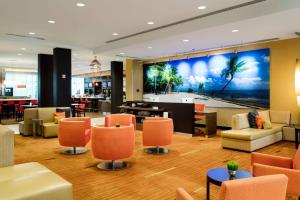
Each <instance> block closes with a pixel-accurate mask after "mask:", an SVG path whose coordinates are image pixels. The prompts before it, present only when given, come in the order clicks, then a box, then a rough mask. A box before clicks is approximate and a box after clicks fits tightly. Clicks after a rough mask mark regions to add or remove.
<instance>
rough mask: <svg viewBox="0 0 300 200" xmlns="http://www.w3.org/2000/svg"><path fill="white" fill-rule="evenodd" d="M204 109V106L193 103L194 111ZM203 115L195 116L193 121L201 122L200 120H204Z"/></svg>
mask: <svg viewBox="0 0 300 200" xmlns="http://www.w3.org/2000/svg"><path fill="white" fill-rule="evenodd" d="M204 109H205V104H198V103H197V104H196V103H195V111H204ZM204 117H205V116H204V115H199V114H197V115H195V120H202V119H204Z"/></svg>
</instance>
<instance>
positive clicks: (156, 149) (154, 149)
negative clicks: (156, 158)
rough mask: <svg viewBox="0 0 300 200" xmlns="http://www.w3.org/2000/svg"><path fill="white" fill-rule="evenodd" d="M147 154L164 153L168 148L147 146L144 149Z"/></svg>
mask: <svg viewBox="0 0 300 200" xmlns="http://www.w3.org/2000/svg"><path fill="white" fill-rule="evenodd" d="M144 151H145V152H146V153H148V154H166V153H169V150H168V149H166V148H160V147H158V146H157V147H152V148H147V149H145V150H144Z"/></svg>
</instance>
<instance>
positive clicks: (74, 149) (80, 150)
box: [63, 147, 87, 155]
mask: <svg viewBox="0 0 300 200" xmlns="http://www.w3.org/2000/svg"><path fill="white" fill-rule="evenodd" d="M85 152H87V148H85V147H72V149H65V150H64V151H63V153H64V154H67V155H78V154H83V153H85Z"/></svg>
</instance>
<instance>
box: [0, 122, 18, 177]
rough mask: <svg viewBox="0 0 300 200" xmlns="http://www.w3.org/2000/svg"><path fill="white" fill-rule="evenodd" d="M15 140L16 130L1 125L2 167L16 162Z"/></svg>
mask: <svg viewBox="0 0 300 200" xmlns="http://www.w3.org/2000/svg"><path fill="white" fill-rule="evenodd" d="M14 141H15V133H14V131H12V130H11V129H9V128H7V127H5V126H2V125H0V167H6V166H9V165H13V164H14ZM0 175H1V174H0ZM1 176H2V175H1ZM1 176H0V178H1Z"/></svg>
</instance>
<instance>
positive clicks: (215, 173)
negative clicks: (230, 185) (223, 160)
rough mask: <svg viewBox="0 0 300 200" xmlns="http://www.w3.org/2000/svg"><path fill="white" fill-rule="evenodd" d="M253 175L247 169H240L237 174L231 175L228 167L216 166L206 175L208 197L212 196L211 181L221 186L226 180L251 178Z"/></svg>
mask: <svg viewBox="0 0 300 200" xmlns="http://www.w3.org/2000/svg"><path fill="white" fill-rule="evenodd" d="M251 177H253V175H252V174H251V173H249V172H247V171H245V170H241V169H239V170H238V171H237V172H236V175H235V176H230V175H229V173H228V170H227V168H215V169H211V170H209V171H208V172H207V176H206V199H207V200H209V198H210V187H209V186H210V183H212V184H215V185H217V186H221V185H222V183H223V182H224V181H229V180H236V179H242V178H251Z"/></svg>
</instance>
